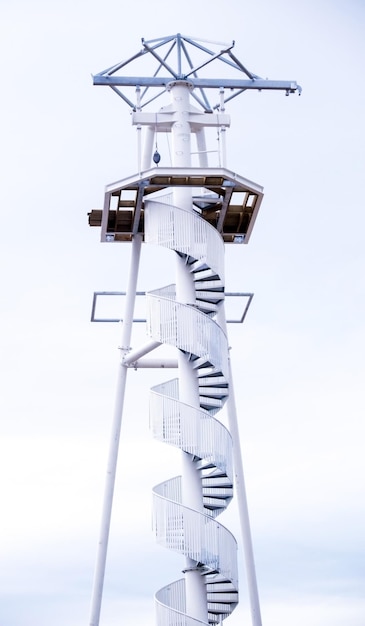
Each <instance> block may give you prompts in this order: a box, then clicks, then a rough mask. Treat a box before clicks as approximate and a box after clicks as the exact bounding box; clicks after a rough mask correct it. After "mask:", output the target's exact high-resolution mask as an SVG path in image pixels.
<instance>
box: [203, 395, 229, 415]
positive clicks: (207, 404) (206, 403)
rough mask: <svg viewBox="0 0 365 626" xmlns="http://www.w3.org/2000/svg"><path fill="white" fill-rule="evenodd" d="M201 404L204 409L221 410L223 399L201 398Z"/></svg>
mask: <svg viewBox="0 0 365 626" xmlns="http://www.w3.org/2000/svg"><path fill="white" fill-rule="evenodd" d="M199 403H200V406H201V407H202V409H206V410H207V411H209V409H211V408H212V409H213V408H217V409H218V408H221V407H222V406H223V402H222V398H210V397H208V396H199Z"/></svg>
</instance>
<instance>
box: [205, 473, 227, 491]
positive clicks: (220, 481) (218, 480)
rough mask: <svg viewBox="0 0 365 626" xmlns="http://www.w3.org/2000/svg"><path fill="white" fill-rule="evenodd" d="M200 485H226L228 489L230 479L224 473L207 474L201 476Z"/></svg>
mask: <svg viewBox="0 0 365 626" xmlns="http://www.w3.org/2000/svg"><path fill="white" fill-rule="evenodd" d="M202 485H203V488H205V487H218V488H220V487H227V488H228V489H230V488H231V487H232V482H231V481H230V479H229V478H228V476H226V475H224V476H215V477H214V476H213V477H211V476H207V477H203V480H202Z"/></svg>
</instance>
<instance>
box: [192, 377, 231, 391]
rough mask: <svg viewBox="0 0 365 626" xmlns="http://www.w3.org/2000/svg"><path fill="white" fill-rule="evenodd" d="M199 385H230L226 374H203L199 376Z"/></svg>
mask: <svg viewBox="0 0 365 626" xmlns="http://www.w3.org/2000/svg"><path fill="white" fill-rule="evenodd" d="M199 387H221V388H223V387H225V388H227V387H228V383H227V380H226V378H225V377H224V376H213V375H212V376H201V377H199Z"/></svg>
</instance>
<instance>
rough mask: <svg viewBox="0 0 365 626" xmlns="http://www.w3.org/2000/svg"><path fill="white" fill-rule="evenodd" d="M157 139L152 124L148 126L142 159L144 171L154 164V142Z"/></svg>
mask: <svg viewBox="0 0 365 626" xmlns="http://www.w3.org/2000/svg"><path fill="white" fill-rule="evenodd" d="M154 139H155V130H154V129H153V128H151V126H147V127H146V135H145V142H144V151H143V159H142V171H143V172H144V171H145V170H148V169H149V168H150V167H151V166H152V151H153V142H154Z"/></svg>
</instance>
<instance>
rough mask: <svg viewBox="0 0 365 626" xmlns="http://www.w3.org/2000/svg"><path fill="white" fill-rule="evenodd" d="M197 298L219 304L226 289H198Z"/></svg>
mask: <svg viewBox="0 0 365 626" xmlns="http://www.w3.org/2000/svg"><path fill="white" fill-rule="evenodd" d="M195 291H196V299H197V300H204V302H211V303H212V304H217V303H218V302H221V301H222V300H224V291H220V290H217V289H212V290H211V291H210V290H209V289H206V290H204V289H196V290H195Z"/></svg>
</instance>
